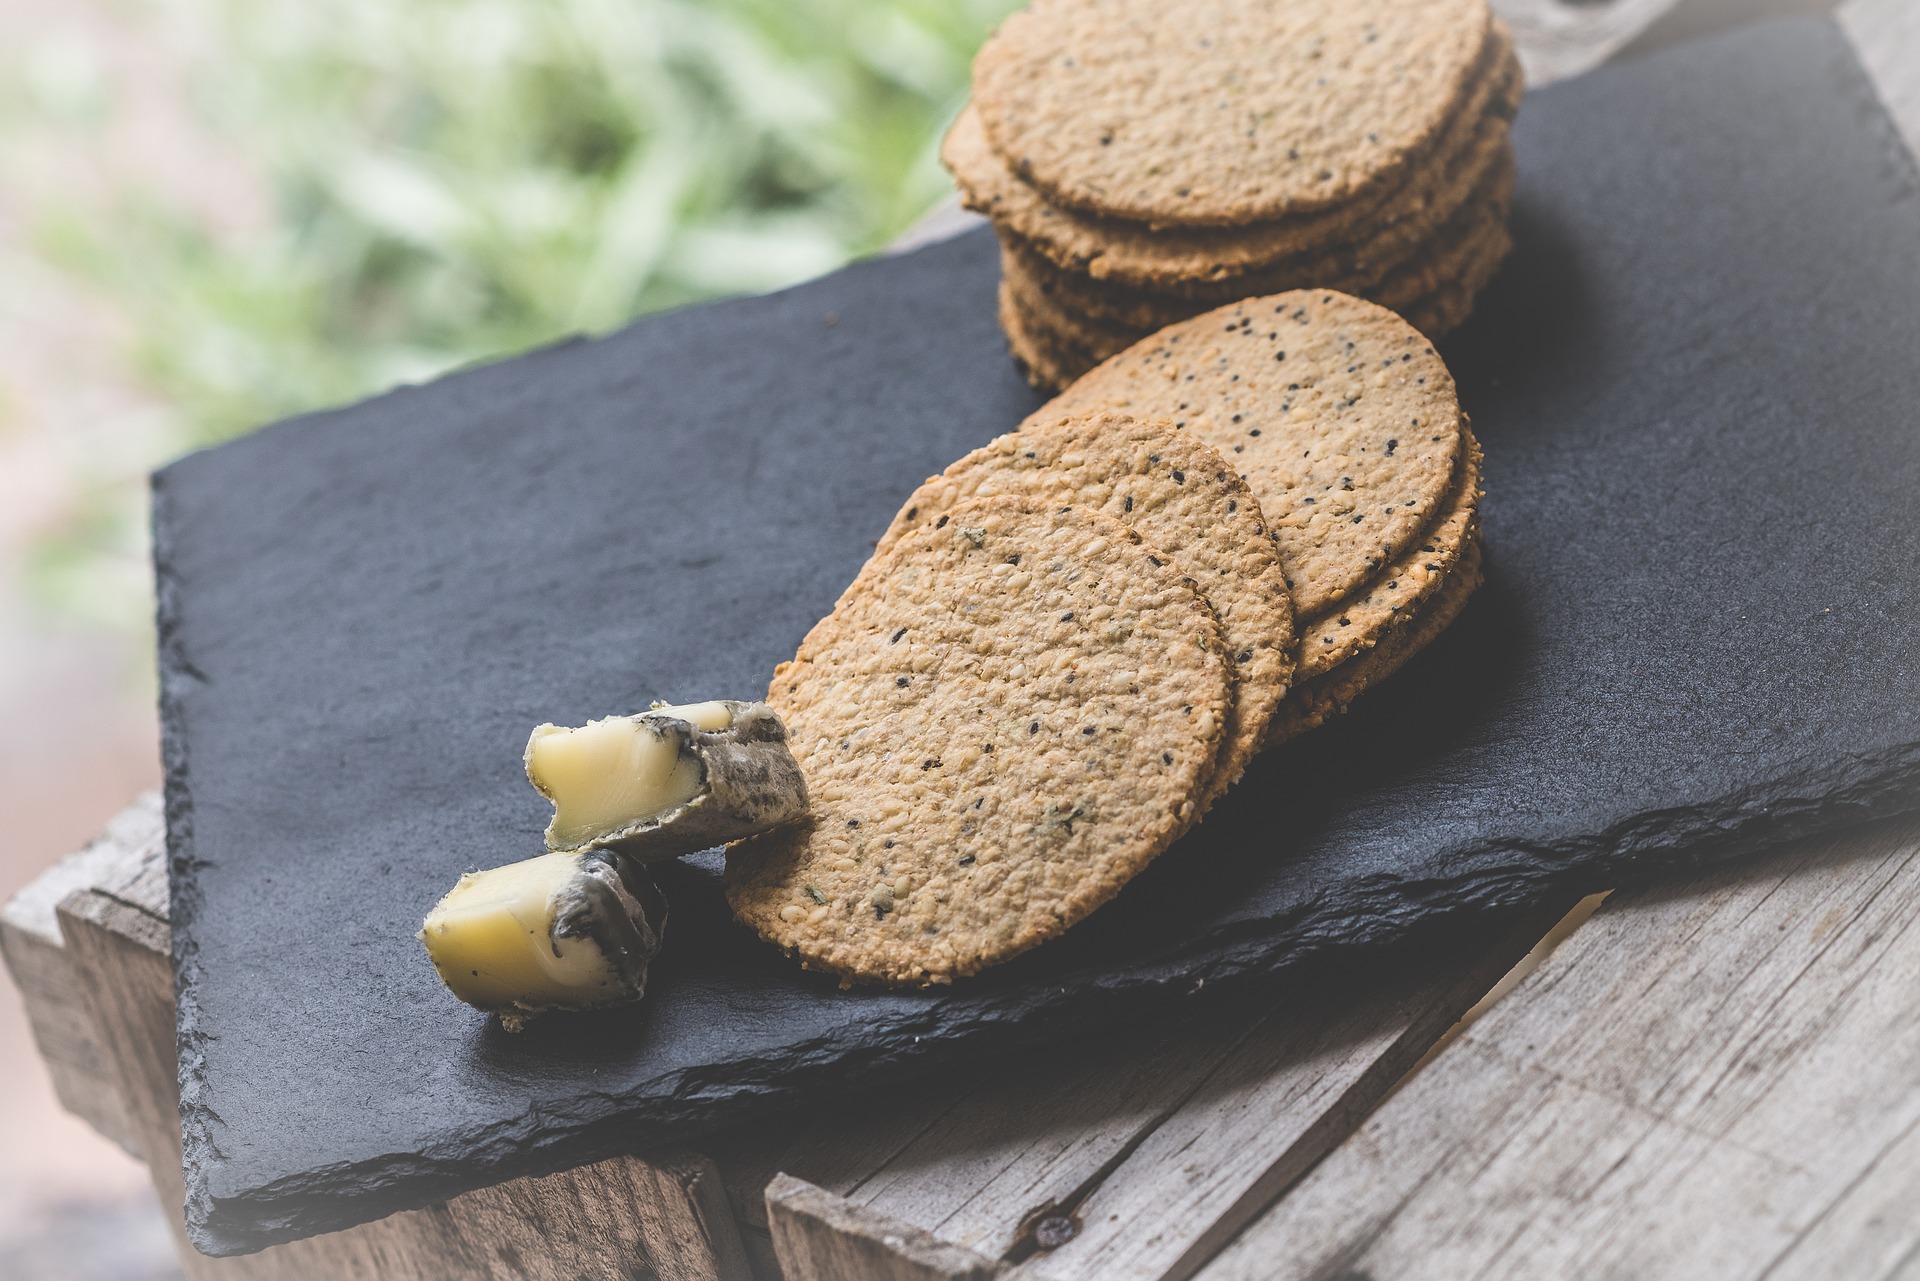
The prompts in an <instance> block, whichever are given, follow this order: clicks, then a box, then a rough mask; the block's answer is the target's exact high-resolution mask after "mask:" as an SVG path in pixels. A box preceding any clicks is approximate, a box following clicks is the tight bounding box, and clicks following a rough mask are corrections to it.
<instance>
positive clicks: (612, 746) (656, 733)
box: [527, 704, 731, 849]
mask: <svg viewBox="0 0 1920 1281" xmlns="http://www.w3.org/2000/svg"><path fill="white" fill-rule="evenodd" d="M708 706H711V705H710V704H709V705H708ZM729 720H731V718H730V717H729ZM693 723H695V724H698V722H693ZM722 728H724V726H722ZM681 749H682V740H681V739H680V738H679V737H678V736H676V735H675V734H673V733H672V732H671V729H670V727H669V726H668V725H667V723H666V722H665V721H664V720H662V719H660V718H659V716H658V714H655V715H653V716H609V717H607V718H606V719H605V720H600V721H589V722H587V724H585V725H583V726H581V727H580V728H579V729H562V728H561V727H560V726H558V725H542V726H540V727H538V728H537V729H535V730H534V731H533V736H532V738H530V739H529V740H528V741H527V777H528V778H529V779H530V780H532V782H533V785H534V786H535V787H536V788H538V789H539V790H540V791H541V792H542V793H543V794H545V795H546V796H547V797H548V798H549V799H551V800H552V801H553V824H552V826H551V827H550V828H549V829H548V831H547V844H548V845H549V846H551V847H552V848H554V849H578V848H580V847H581V846H583V845H586V844H587V843H588V842H589V841H592V840H593V839H594V838H596V837H600V836H606V835H608V834H609V833H611V832H616V831H618V830H619V829H621V828H623V827H627V826H630V825H631V824H633V823H637V822H643V821H645V820H646V819H649V818H653V817H655V816H656V815H659V814H661V813H663V812H665V811H667V810H670V809H674V808H676V807H678V806H681V805H685V804H686V803H687V802H688V801H690V800H692V799H693V798H694V797H696V796H698V795H699V794H700V791H701V788H702V786H703V785H704V781H705V780H704V779H703V778H702V774H703V773H704V771H702V769H701V768H700V761H699V758H698V757H696V756H694V755H693V754H692V753H690V752H683V751H682V750H681Z"/></svg>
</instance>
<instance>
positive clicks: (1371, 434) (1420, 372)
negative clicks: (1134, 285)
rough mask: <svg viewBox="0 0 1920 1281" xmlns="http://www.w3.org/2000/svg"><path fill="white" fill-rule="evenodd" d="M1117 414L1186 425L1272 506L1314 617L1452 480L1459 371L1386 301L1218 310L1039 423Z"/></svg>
mask: <svg viewBox="0 0 1920 1281" xmlns="http://www.w3.org/2000/svg"><path fill="white" fill-rule="evenodd" d="M1101 409H1110V410H1114V411H1116V412H1120V413H1127V414H1131V415H1133V416H1134V417H1136V418H1161V419H1168V420H1170V421H1172V422H1173V424H1174V425H1175V426H1176V427H1185V428H1186V429H1187V430H1189V431H1191V432H1193V433H1194V434H1195V435H1196V436H1198V437H1199V438H1200V439H1202V440H1204V441H1206V442H1207V443H1208V444H1209V445H1212V446H1213V447H1214V448H1215V449H1217V450H1219V451H1220V453H1221V455H1222V456H1224V457H1225V458H1226V459H1227V460H1228V461H1229V462H1231V463H1233V464H1234V466H1235V467H1236V468H1237V469H1238V470H1239V472H1240V474H1241V476H1242V477H1243V478H1244V479H1245V480H1246V482H1247V484H1248V486H1249V487H1251V488H1252V490H1253V492H1254V495H1255V497H1257V498H1258V499H1259V500H1260V509H1261V511H1262V512H1264V513H1265V515H1266V518H1267V525H1268V527H1269V528H1270V529H1271V530H1272V531H1273V534H1274V540H1275V542H1276V543H1277V544H1278V545H1279V548H1280V557H1281V562H1282V564H1283V565H1284V566H1285V568H1286V571H1287V580H1288V583H1289V584H1290V585H1291V587H1292V590H1293V607H1294V616H1295V619H1296V626H1299V625H1300V624H1301V623H1311V622H1313V621H1314V620H1316V619H1318V618H1319V616H1320V615H1321V614H1323V613H1326V612H1327V611H1328V610H1330V609H1332V608H1333V607H1334V606H1335V605H1336V604H1337V603H1339V602H1340V601H1341V600H1342V599H1344V598H1345V597H1346V596H1347V595H1348V594H1350V593H1351V592H1352V591H1353V590H1354V589H1355V588H1357V587H1359V586H1360V585H1361V584H1362V583H1364V582H1366V581H1367V580H1369V579H1371V578H1372V577H1373V576H1374V574H1375V573H1377V572H1378V571H1379V570H1380V569H1382V568H1383V567H1384V566H1386V565H1387V564H1388V563H1389V562H1390V561H1392V560H1393V559H1394V558H1395V557H1397V556H1398V555H1400V553H1401V552H1403V551H1405V550H1406V549H1407V548H1408V547H1409V546H1411V545H1412V544H1413V543H1414V541H1415V540H1416V539H1417V538H1419V537H1420V535H1421V533H1422V532H1423V531H1424V530H1425V529H1426V527H1427V525H1428V524H1430V523H1431V521H1432V519H1433V516H1434V514H1435V513H1436V512H1437V511H1438V510H1439V507H1440V504H1441V502H1442V501H1443V500H1444V499H1445V498H1446V496H1447V494H1448V492H1449V490H1450V489H1451V488H1452V486H1453V480H1454V470H1455V465H1456V463H1457V461H1458V459H1459V456H1460V451H1461V448H1462V431H1461V421H1460V402H1459V399H1458V397H1457V395H1456V393H1455V390H1454V383H1453V376H1452V375H1451V374H1449V373H1448V372H1447V367H1446V365H1445V363H1444V362H1443V361H1442V360H1441V359H1440V357H1439V355H1438V354H1436V353H1435V352H1434V350H1433V345H1432V343H1431V342H1429V341H1428V340H1427V339H1426V338H1425V337H1424V336H1422V335H1421V333H1420V332H1419V331H1418V330H1417V329H1415V328H1414V327H1413V326H1412V325H1410V324H1408V323H1407V322H1406V321H1405V320H1402V319H1401V318H1400V317H1399V316H1396V315H1395V314H1394V313H1392V312H1390V311H1387V310H1386V309H1385V308H1382V307H1377V306H1375V305H1374V304H1372V303H1369V302H1365V301H1362V300H1361V299H1358V298H1354V297H1350V296H1348V295H1346V294H1339V293H1333V292H1330V291H1326V290H1296V291H1294V292H1292V293H1285V294H1275V295H1270V296H1268V297H1265V298H1249V299H1247V300H1245V301H1244V302H1239V303H1234V304H1233V305H1231V306H1227V307H1221V308H1219V309H1217V310H1215V311H1210V312H1207V313H1205V314H1204V315H1200V316H1196V317H1194V318H1193V319H1192V320H1188V321H1184V322H1182V323H1181V324H1178V325H1172V326H1169V327H1168V328H1166V329H1163V330H1161V331H1160V332H1159V333H1157V334H1155V335H1153V336H1152V337H1150V338H1147V339H1144V340H1143V341H1141V342H1139V343H1137V344H1135V345H1134V346H1132V347H1130V348H1128V349H1127V350H1126V351H1123V352H1121V353H1120V354H1119V355H1117V356H1115V357H1114V358H1113V359H1111V360H1109V361H1107V362H1106V363H1105V364H1103V365H1101V366H1099V367H1098V368H1097V369H1094V370H1093V371H1092V372H1091V373H1088V374H1087V375H1086V376H1085V377H1083V378H1081V379H1080V380H1079V381H1078V382H1075V383H1074V384H1073V385H1072V386H1070V387H1069V388H1068V389H1067V390H1066V391H1065V392H1063V393H1062V394H1060V395H1059V396H1056V397H1055V398H1054V399H1053V400H1051V401H1049V402H1048V403H1047V404H1046V405H1044V406H1043V407H1041V409H1039V410H1038V411H1036V412H1035V413H1034V415H1033V416H1032V417H1031V418H1030V419H1029V420H1028V421H1029V422H1045V421H1049V420H1051V419H1056V418H1061V417H1067V416H1071V415H1077V414H1087V413H1092V412H1095V411H1097V410H1101Z"/></svg>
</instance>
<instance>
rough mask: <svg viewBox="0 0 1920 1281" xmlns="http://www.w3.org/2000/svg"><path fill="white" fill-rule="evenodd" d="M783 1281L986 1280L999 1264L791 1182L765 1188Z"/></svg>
mask: <svg viewBox="0 0 1920 1281" xmlns="http://www.w3.org/2000/svg"><path fill="white" fill-rule="evenodd" d="M766 1202H767V1220H768V1223H769V1224H770V1226H771V1229H772V1234H773V1248H774V1251H775V1253H776V1254H777V1255H778V1256H779V1259H780V1262H781V1265H782V1267H783V1268H784V1269H785V1273H786V1281H854V1279H855V1278H861V1279H863V1281H864V1279H866V1278H871V1279H872V1281H991V1278H993V1277H996V1276H998V1275H999V1274H1000V1272H1001V1268H1000V1265H999V1264H997V1263H995V1262H994V1261H993V1260H991V1259H986V1258H982V1257H981V1256H980V1255H977V1254H975V1253H973V1252H972V1251H971V1250H966V1249H963V1248H961V1247H960V1246H956V1245H953V1244H952V1243H950V1242H946V1241H942V1240H940V1239H939V1238H937V1237H935V1236H933V1235H932V1234H930V1233H927V1232H922V1231H921V1230H920V1229H918V1228H915V1227H913V1226H911V1225H909V1224H903V1223H900V1222H899V1221H897V1220H894V1219H890V1218H888V1217H887V1216H886V1215H883V1214H880V1213H878V1212H876V1211H874V1210H870V1209H866V1208H865V1207H862V1206H858V1205H854V1204H851V1203H850V1202H848V1201H846V1200H844V1199H842V1198H840V1197H838V1196H835V1195H834V1194H833V1193H831V1192H827V1191H824V1190H823V1189H820V1188H817V1187H815V1186H813V1185H812V1184H811V1183H808V1182H806V1181H804V1180H802V1179H796V1178H794V1177H792V1176H791V1175H784V1174H783V1175H781V1176H780V1177H778V1178H776V1179H775V1180H774V1181H773V1182H772V1183H771V1184H769V1185H768V1186H767V1195H766Z"/></svg>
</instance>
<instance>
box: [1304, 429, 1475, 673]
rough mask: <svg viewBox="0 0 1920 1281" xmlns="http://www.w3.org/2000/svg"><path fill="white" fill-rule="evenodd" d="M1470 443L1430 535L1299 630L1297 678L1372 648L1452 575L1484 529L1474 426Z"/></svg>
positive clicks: (1328, 670) (1327, 670)
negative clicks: (1370, 580)
mask: <svg viewBox="0 0 1920 1281" xmlns="http://www.w3.org/2000/svg"><path fill="white" fill-rule="evenodd" d="M1466 445H1467V447H1466V450H1465V452H1463V453H1462V454H1461V455H1460V475H1459V478H1458V479H1457V480H1455V481H1454V485H1453V492H1452V493H1450V494H1449V495H1448V496H1447V500H1446V502H1445V503H1444V504H1442V506H1441V508H1440V513H1439V515H1438V516H1436V517H1435V518H1434V522H1433V524H1432V525H1430V526H1429V527H1428V528H1427V532H1426V536H1425V537H1424V538H1422V539H1420V541H1418V542H1417V543H1415V544H1414V545H1413V546H1412V547H1410V548H1408V549H1407V550H1406V551H1404V552H1402V553H1400V555H1399V556H1397V557H1395V558H1394V560H1393V562H1392V563H1391V564H1389V565H1388V566H1387V567H1386V568H1385V569H1383V570H1381V571H1380V572H1379V573H1378V574H1376V575H1374V578H1373V581H1372V582H1370V583H1368V584H1367V585H1366V586H1365V587H1363V588H1361V589H1360V590H1359V591H1357V592H1355V593H1354V594H1353V595H1352V596H1350V597H1348V598H1347V599H1346V600H1343V601H1341V602H1340V605H1339V607H1338V608H1336V609H1333V610H1331V611H1329V612H1327V613H1325V614H1322V615H1321V616H1320V618H1319V619H1318V620H1317V621H1316V622H1314V623H1312V624H1310V625H1308V626H1307V627H1305V628H1303V629H1302V630H1301V633H1300V660H1299V665H1298V666H1297V667H1296V668H1295V679H1297V680H1303V681H1304V680H1310V679H1312V678H1313V677H1316V676H1320V675H1322V674H1324V673H1326V672H1330V671H1332V670H1333V669H1334V668H1336V667H1338V666H1339V665H1340V664H1342V663H1344V662H1347V661H1348V660H1349V659H1351V658H1354V657H1355V656H1356V655H1359V654H1362V653H1365V652H1366V651H1367V650H1370V649H1372V648H1373V647H1374V646H1375V645H1377V644H1379V643H1380V640H1381V638H1382V637H1384V636H1385V635H1387V633H1389V632H1390V631H1392V630H1393V628H1394V627H1395V626H1397V625H1398V624H1399V622H1400V621H1401V619H1402V618H1404V617H1406V616H1410V615H1411V614H1413V613H1414V612H1415V611H1416V610H1418V609H1420V608H1421V607H1422V606H1423V605H1425V603H1426V602H1427V601H1428V600H1429V599H1431V598H1432V597H1433V596H1434V595H1435V594H1436V593H1437V592H1438V591H1439V590H1440V588H1441V585H1442V584H1444V583H1445V582H1446V581H1447V580H1448V579H1449V578H1450V577H1451V576H1452V574H1453V571H1454V569H1455V567H1456V566H1458V565H1459V563H1460V560H1461V558H1462V557H1463V556H1464V555H1465V554H1466V551H1467V548H1468V547H1469V546H1470V545H1471V544H1472V543H1473V541H1474V538H1475V537H1476V536H1477V534H1478V533H1479V529H1480V499H1481V497H1482V493H1481V489H1480V463H1481V453H1480V442H1479V441H1478V440H1475V439H1474V436H1473V433H1472V432H1471V431H1467V432H1466Z"/></svg>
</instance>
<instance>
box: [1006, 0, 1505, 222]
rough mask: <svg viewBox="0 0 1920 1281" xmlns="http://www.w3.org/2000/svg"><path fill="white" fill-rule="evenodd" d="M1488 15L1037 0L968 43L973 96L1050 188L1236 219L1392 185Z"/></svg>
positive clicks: (1461, 76)
mask: <svg viewBox="0 0 1920 1281" xmlns="http://www.w3.org/2000/svg"><path fill="white" fill-rule="evenodd" d="M1491 23H1492V16H1491V13H1490V12H1489V10H1488V8H1487V5H1486V2H1485V0H1370V3H1368V4H1364V5H1358V4H1353V3H1351V0H1289V2H1288V3H1285V4H1276V3H1272V2H1271V0H1268V2H1266V3H1262V2H1261V0H1035V3H1034V4H1033V5H1032V6H1031V7H1030V8H1028V9H1026V10H1025V11H1023V12H1020V13H1016V14H1014V15H1013V16H1012V17H1010V18H1008V19H1007V20H1006V22H1005V23H1003V24H1002V25H1001V27H1000V28H999V30H998V31H996V32H995V33H994V34H993V35H992V36H991V37H990V38H989V39H988V40H987V42H986V44H985V45H984V46H983V47H982V49H981V51H980V54H979V56H978V57H977V58H976V59H975V60H974V66H973V85H974V102H975V104H976V106H977V108H978V110H979V113H980V122H981V125H982V126H983V128H984V129H985V131H986V135H987V137H988V139H989V140H990V141H991V142H992V144H993V146H994V148H995V150H997V151H998V152H999V153H1000V154H1001V155H1002V156H1005V157H1006V158H1007V160H1008V162H1009V163H1010V165H1011V166H1012V167H1013V169H1014V171H1015V172H1016V173H1018V174H1019V175H1020V176H1021V177H1022V178H1024V179H1025V180H1026V181H1027V182H1028V183H1029V184H1031V185H1032V186H1033V187H1035V188H1036V189H1038V190H1039V191H1040V192H1041V194H1042V195H1044V196H1045V197H1046V198H1047V199H1048V200H1049V201H1050V202H1052V203H1054V204H1056V205H1061V206H1064V207H1066V208H1070V209H1081V210H1086V211H1088V212H1092V213H1102V214H1106V215H1109V216H1112V217H1118V218H1130V219H1135V220H1138V221H1142V222H1148V223H1153V224H1157V225H1164V224H1174V225H1181V226H1230V225H1235V224H1239V223H1245V222H1251V221H1257V220H1261V219H1270V218H1274V217H1277V216H1280V215H1282V214H1286V213H1292V212H1300V211H1304V210H1310V209H1322V208H1329V207H1332V206H1335V205H1340V204H1343V203H1345V202H1348V201H1353V200H1357V199H1361V198H1363V197H1366V196H1368V195H1370V194H1373V193H1375V192H1377V191H1379V190H1381V189H1383V188H1384V187H1386V186H1388V185H1390V184H1391V183H1392V182H1393V181H1394V180H1396V179H1397V178H1399V177H1400V176H1401V175H1402V174H1403V173H1404V172H1405V171H1406V170H1407V168H1408V167H1409V166H1410V165H1411V164H1412V163H1413V162H1414V160H1416V159H1417V158H1418V157H1419V156H1420V155H1422V154H1423V153H1425V152H1426V151H1427V150H1428V149H1429V148H1430V147H1431V145H1432V143H1433V140H1434V139H1435V138H1436V137H1437V136H1438V135H1439V134H1440V132H1441V131H1442V130H1443V128H1444V127H1445V125H1446V124H1447V123H1448V121H1449V120H1450V119H1451V118H1452V116H1453V112H1454V111H1455V109H1456V108H1457V106H1458V104H1459V102H1460V101H1461V99H1462V98H1463V97H1464V96H1465V93H1466V90H1467V88H1468V84H1469V81H1470V79H1471V77H1472V75H1473V73H1474V71H1475V70H1476V68H1477V67H1478V66H1479V65H1480V61H1481V54H1482V51H1483V49H1484V47H1485V45H1486V42H1487V38H1488V34H1489V31H1490V29H1491Z"/></svg>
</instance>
